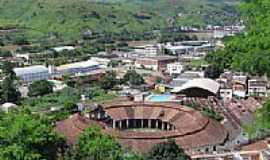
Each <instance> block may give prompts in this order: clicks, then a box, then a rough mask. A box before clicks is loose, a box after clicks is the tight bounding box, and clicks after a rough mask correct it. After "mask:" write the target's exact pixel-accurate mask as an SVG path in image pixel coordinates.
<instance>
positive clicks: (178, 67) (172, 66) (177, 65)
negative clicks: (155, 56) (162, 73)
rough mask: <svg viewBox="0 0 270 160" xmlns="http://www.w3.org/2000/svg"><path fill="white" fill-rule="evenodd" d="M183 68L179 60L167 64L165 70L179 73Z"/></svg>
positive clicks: (173, 73) (175, 73)
mask: <svg viewBox="0 0 270 160" xmlns="http://www.w3.org/2000/svg"><path fill="white" fill-rule="evenodd" d="M183 70H184V66H183V65H182V64H181V63H180V62H176V63H170V64H167V72H168V73H169V74H170V75H179V74H181V73H182V72H183Z"/></svg>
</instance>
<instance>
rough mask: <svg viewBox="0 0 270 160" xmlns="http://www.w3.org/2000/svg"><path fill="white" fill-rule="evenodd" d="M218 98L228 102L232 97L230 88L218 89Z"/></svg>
mask: <svg viewBox="0 0 270 160" xmlns="http://www.w3.org/2000/svg"><path fill="white" fill-rule="evenodd" d="M219 96H220V97H221V98H222V99H223V100H224V101H230V100H231V99H232V97H233V90H232V88H220V90H219Z"/></svg>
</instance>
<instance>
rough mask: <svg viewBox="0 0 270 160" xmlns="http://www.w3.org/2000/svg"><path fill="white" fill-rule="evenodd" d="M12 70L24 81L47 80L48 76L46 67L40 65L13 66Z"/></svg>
mask: <svg viewBox="0 0 270 160" xmlns="http://www.w3.org/2000/svg"><path fill="white" fill-rule="evenodd" d="M14 72H15V74H16V76H17V77H19V79H20V80H22V81H24V82H32V81H37V80H48V79H49V78H50V74H49V70H48V68H46V67H45V66H42V65H36V66H29V67H23V68H14Z"/></svg>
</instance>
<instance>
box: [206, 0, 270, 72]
mask: <svg viewBox="0 0 270 160" xmlns="http://www.w3.org/2000/svg"><path fill="white" fill-rule="evenodd" d="M240 8H241V11H242V15H243V19H245V22H246V23H247V27H248V29H247V31H246V32H245V33H243V34H242V35H240V36H236V37H232V38H230V39H228V40H227V43H226V47H225V49H224V50H221V51H218V52H215V53H213V54H210V55H209V56H208V58H207V59H208V61H209V62H211V63H212V64H214V65H216V66H217V67H220V68H221V69H223V68H232V69H234V70H238V71H243V72H248V73H250V74H252V75H265V74H266V75H267V76H270V43H269V42H270V10H269V8H270V1H269V0H254V1H250V2H249V3H245V4H243V5H241V7H240Z"/></svg>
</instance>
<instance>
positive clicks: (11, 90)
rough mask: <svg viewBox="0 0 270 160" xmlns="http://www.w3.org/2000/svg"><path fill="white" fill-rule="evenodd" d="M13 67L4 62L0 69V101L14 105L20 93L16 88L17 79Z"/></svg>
mask: <svg viewBox="0 0 270 160" xmlns="http://www.w3.org/2000/svg"><path fill="white" fill-rule="evenodd" d="M13 67H14V65H13V64H12V63H10V62H8V61H5V62H4V63H3V64H2V66H1V68H2V71H3V74H4V79H3V82H2V83H1V89H2V91H1V94H0V95H1V97H0V101H1V102H2V103H4V102H14V103H16V102H17V101H18V100H19V99H20V97H21V93H20V92H19V90H18V88H17V77H16V74H15V73H14V71H13Z"/></svg>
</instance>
